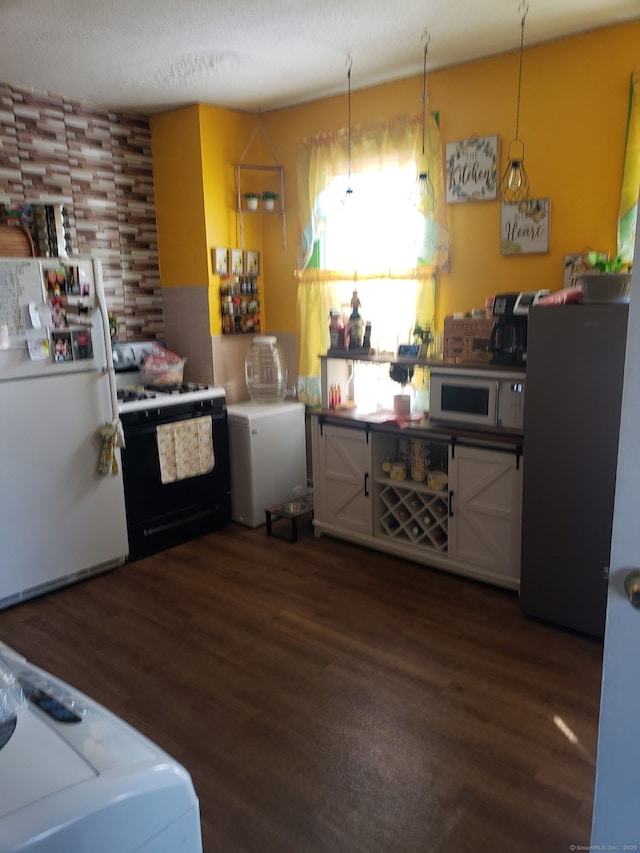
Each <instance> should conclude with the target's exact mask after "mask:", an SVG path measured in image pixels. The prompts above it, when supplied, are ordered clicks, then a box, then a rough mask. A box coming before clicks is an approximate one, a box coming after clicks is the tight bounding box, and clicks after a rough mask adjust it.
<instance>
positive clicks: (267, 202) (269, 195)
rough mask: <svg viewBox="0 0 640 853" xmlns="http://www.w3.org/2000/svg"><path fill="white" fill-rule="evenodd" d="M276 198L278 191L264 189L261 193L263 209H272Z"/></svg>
mask: <svg viewBox="0 0 640 853" xmlns="http://www.w3.org/2000/svg"><path fill="white" fill-rule="evenodd" d="M277 198H278V193H274V192H273V191H272V190H265V191H264V192H263V193H262V201H263V204H264V209H265V210H273V209H274V208H275V206H276V199H277Z"/></svg>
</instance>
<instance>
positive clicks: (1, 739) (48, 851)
mask: <svg viewBox="0 0 640 853" xmlns="http://www.w3.org/2000/svg"><path fill="white" fill-rule="evenodd" d="M18 851H20V853H23V851H24V853H27V851H28V853H132V852H133V851H136V853H202V835H201V829H200V811H199V803H198V798H197V796H196V793H195V790H194V787H193V784H192V782H191V777H190V776H189V774H188V772H187V771H186V770H185V769H184V767H182V766H181V765H179V764H178V763H177V762H176V761H174V760H173V759H172V758H171V757H170V756H169V755H167V754H166V753H165V752H163V751H162V750H161V749H159V748H158V747H157V746H156V745H155V744H153V743H152V742H151V741H149V740H147V739H146V738H145V737H143V735H141V734H140V733H139V732H137V731H136V730H135V729H132V728H131V727H130V726H129V725H127V724H126V723H125V722H124V721H123V720H120V719H119V718H118V717H116V716H115V715H114V714H112V713H110V712H109V711H107V710H106V708H103V707H102V706H101V705H99V704H98V703H96V702H94V701H92V700H91V699H89V698H88V697H87V696H84V695H83V694H82V693H80V692H79V691H77V690H75V689H74V688H73V687H70V686H69V685H68V684H65V683H64V682H63V681H60V680H59V679H57V678H55V677H54V676H52V675H50V674H49V673H47V672H45V671H44V670H41V669H39V668H38V667H35V666H33V665H32V664H30V663H29V662H28V661H27V660H26V659H25V658H23V657H21V656H20V655H18V654H17V653H16V652H15V651H13V650H12V649H10V648H9V647H8V646H6V645H4V644H3V643H0V853H18Z"/></svg>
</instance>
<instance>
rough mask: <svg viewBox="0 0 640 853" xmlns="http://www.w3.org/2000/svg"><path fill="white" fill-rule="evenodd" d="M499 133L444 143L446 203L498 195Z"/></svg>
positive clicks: (485, 198) (490, 197) (480, 199)
mask: <svg viewBox="0 0 640 853" xmlns="http://www.w3.org/2000/svg"><path fill="white" fill-rule="evenodd" d="M498 141H499V137H498V136H473V137H471V139H461V140H458V141H456V142H447V144H446V145H445V167H446V199H447V203H449V204H450V203H452V202H460V201H490V200H493V199H496V198H497V197H498V162H499V156H498V153H499V152H498Z"/></svg>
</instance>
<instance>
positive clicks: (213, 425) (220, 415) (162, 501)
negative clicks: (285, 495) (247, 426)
mask: <svg viewBox="0 0 640 853" xmlns="http://www.w3.org/2000/svg"><path fill="white" fill-rule="evenodd" d="M116 370H117V368H116ZM127 377H130V378H131V379H137V377H135V374H132V373H131V372H129V373H128V374H127ZM118 404H119V410H120V420H121V421H122V426H123V431H124V439H125V447H124V448H123V449H122V478H123V482H124V497H125V505H126V514H127V531H128V536H129V560H130V561H131V560H138V559H140V558H142V557H146V556H149V555H150V554H154V553H157V552H158V551H164V550H165V549H167V548H171V547H173V546H174V545H178V544H180V543H182V542H187V541H189V540H190V539H194V538H196V537H198V536H203V535H204V534H207V533H211V532H213V531H215V530H218V529H220V528H221V527H223V526H225V525H227V524H228V523H229V522H230V521H231V478H230V472H229V431H228V426H227V407H226V401H225V396H224V393H223V392H222V391H221V389H216V388H209V387H208V386H206V385H198V384H196V383H186V382H184V383H180V384H179V385H173V386H161V387H145V386H143V385H142V384H137V383H136V382H135V381H134V382H133V384H132V385H131V387H128V386H126V385H125V387H121V388H119V389H118ZM201 418H205V419H206V420H205V421H204V422H203V424H202V425H199V426H200V428H198V429H196V430H195V433H194V432H193V428H194V426H195V423H196V419H201ZM163 430H164V432H163ZM167 430H168V433H167ZM195 434H197V441H198V444H197V446H194V444H193V436H194V435H195ZM203 443H204V445H205V447H204V449H205V450H206V451H207V452H208V454H209V457H207V458H210V459H211V461H212V463H213V464H212V465H211V466H210V467H208V469H207V470H204V469H202V470H200V469H198V468H197V466H196V467H193V466H192V465H191V466H190V457H192V456H194V455H195V457H197V456H198V454H200V453H202V450H203ZM167 449H168V450H169V453H170V455H171V454H174V456H175V459H178V460H179V461H180V466H179V467H180V471H177V473H176V475H175V476H173V474H172V477H171V478H168V477H167V464H168V462H169V463H170V462H171V461H172V460H171V459H169V460H167ZM175 459H174V460H173V461H175ZM185 460H186V467H185ZM176 470H177V469H176Z"/></svg>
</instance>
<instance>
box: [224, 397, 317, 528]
mask: <svg viewBox="0 0 640 853" xmlns="http://www.w3.org/2000/svg"><path fill="white" fill-rule="evenodd" d="M227 417H228V422H229V454H230V460H231V518H232V519H233V520H234V521H238V522H240V523H241V524H246V525H248V526H249V527H259V526H260V525H261V524H264V523H265V521H266V516H265V510H266V509H267V508H268V507H270V506H274V505H275V504H279V503H284V502H285V501H289V500H291V499H292V498H294V497H298V496H300V495H302V494H306V492H307V452H306V436H305V407H304V403H299V402H297V401H294V400H291V401H288V400H284V401H283V402H281V403H256V402H253V401H248V402H245V403H230V404H228V405H227Z"/></svg>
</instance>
